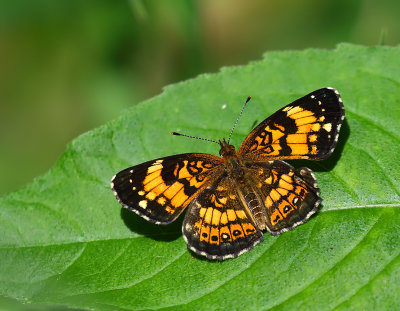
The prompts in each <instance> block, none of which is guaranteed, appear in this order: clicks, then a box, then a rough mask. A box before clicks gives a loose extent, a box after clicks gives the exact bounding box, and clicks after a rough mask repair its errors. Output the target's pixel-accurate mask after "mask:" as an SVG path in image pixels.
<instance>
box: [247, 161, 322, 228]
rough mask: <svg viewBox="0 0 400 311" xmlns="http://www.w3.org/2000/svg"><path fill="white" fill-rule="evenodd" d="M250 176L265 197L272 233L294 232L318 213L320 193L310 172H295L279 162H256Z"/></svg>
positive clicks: (267, 217)
mask: <svg viewBox="0 0 400 311" xmlns="http://www.w3.org/2000/svg"><path fill="white" fill-rule="evenodd" d="M249 172H250V174H252V178H254V180H255V181H256V182H255V184H256V185H257V187H258V190H259V193H260V194H261V195H262V199H263V201H264V206H265V211H266V226H267V229H268V231H269V232H270V233H272V234H274V235H275V234H279V233H282V232H285V231H288V230H291V229H293V228H294V227H296V226H298V225H300V224H302V223H304V222H306V221H307V220H308V219H309V218H310V216H311V215H312V214H314V213H315V212H316V211H317V210H318V206H319V204H320V202H321V200H320V198H319V189H318V185H317V183H316V179H315V177H314V174H313V173H312V171H311V170H310V169H308V168H305V167H304V168H300V169H294V168H293V167H292V166H291V165H289V164H288V163H286V162H284V161H279V160H278V161H270V162H259V163H256V162H255V163H253V165H252V166H251V168H249Z"/></svg>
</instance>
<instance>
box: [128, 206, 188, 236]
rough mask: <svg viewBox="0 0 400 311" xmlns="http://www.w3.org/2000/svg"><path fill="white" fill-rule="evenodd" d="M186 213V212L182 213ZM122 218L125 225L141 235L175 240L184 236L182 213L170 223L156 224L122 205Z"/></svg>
mask: <svg viewBox="0 0 400 311" xmlns="http://www.w3.org/2000/svg"><path fill="white" fill-rule="evenodd" d="M182 214H185V213H182ZM121 218H122V220H123V221H124V223H125V225H126V226H127V227H128V228H129V230H131V231H132V232H135V233H137V234H140V235H144V236H146V237H150V238H152V239H154V240H156V241H165V242H169V241H174V240H176V239H178V238H179V237H180V236H182V229H181V227H182V222H183V215H180V216H179V218H178V219H177V220H175V221H174V222H173V223H171V224H169V225H166V226H164V225H156V224H153V223H151V222H148V221H147V220H146V219H143V218H142V217H140V216H139V215H137V214H135V213H134V212H132V211H130V210H128V209H126V208H124V207H122V208H121Z"/></svg>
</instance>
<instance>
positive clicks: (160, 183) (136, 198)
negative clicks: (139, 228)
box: [112, 154, 221, 224]
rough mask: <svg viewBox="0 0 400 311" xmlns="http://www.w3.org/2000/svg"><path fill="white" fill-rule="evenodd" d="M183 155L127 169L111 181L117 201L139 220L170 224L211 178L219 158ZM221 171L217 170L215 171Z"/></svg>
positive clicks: (219, 160)
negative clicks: (141, 218)
mask: <svg viewBox="0 0 400 311" xmlns="http://www.w3.org/2000/svg"><path fill="white" fill-rule="evenodd" d="M190 155H191V156H190V157H188V156H187V155H186V154H182V155H176V156H171V157H167V158H163V159H158V160H154V161H149V162H146V163H143V164H140V165H138V166H134V167H130V168H127V169H125V170H123V171H121V172H119V173H118V174H117V175H115V176H114V177H113V179H112V187H113V190H114V192H115V195H116V196H117V198H118V200H119V201H120V202H121V203H122V204H123V206H125V207H127V208H128V209H130V210H133V211H134V212H136V213H137V214H139V215H140V216H142V217H143V218H145V219H147V220H149V221H151V222H154V223H159V224H167V223H170V222H172V221H174V220H175V219H176V218H177V217H178V216H179V214H180V213H181V212H182V211H183V210H184V209H185V208H186V206H187V205H188V204H189V203H190V201H191V200H192V199H193V197H194V196H195V195H196V194H197V193H198V192H199V191H200V190H201V189H202V187H204V186H205V185H206V184H207V183H208V182H211V181H212V180H213V178H215V177H213V176H215V175H218V169H217V167H218V165H219V164H220V163H221V159H220V158H218V157H215V156H212V155H207V154H190ZM219 169H221V167H220V168H219Z"/></svg>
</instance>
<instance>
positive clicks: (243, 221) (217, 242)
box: [183, 176, 263, 260]
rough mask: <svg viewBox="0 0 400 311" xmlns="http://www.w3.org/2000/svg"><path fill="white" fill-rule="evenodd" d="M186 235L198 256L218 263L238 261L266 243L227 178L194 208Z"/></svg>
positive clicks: (206, 191) (185, 226)
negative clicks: (236, 258) (227, 259)
mask: <svg viewBox="0 0 400 311" xmlns="http://www.w3.org/2000/svg"><path fill="white" fill-rule="evenodd" d="M183 235H184V237H185V240H186V242H187V244H188V246H189V248H190V249H191V250H193V251H194V252H195V253H197V254H200V255H203V256H206V257H207V258H210V259H218V260H223V259H226V258H234V257H237V256H239V255H240V254H242V253H243V252H245V251H248V250H250V249H251V248H252V247H253V246H254V245H255V244H257V243H258V242H260V241H262V239H263V234H262V232H261V231H260V230H259V229H258V228H257V225H256V224H255V223H254V220H253V219H252V216H251V215H250V214H249V212H248V208H247V207H245V206H243V203H242V202H241V201H240V199H239V196H238V194H237V193H236V192H235V186H234V184H233V181H232V180H231V179H230V178H229V177H227V176H221V177H220V178H219V179H218V180H216V181H215V182H214V183H213V184H212V185H211V186H209V187H207V188H206V189H204V190H203V191H202V192H201V193H200V194H199V195H198V196H197V197H196V198H195V199H194V201H193V202H192V203H191V204H190V206H189V210H188V212H187V214H186V216H185V220H184V223H183Z"/></svg>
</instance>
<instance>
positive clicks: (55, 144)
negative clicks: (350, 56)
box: [0, 0, 400, 194]
mask: <svg viewBox="0 0 400 311" xmlns="http://www.w3.org/2000/svg"><path fill="white" fill-rule="evenodd" d="M399 16H400V1H399V0H384V1H373V0H350V1H349V0H327V1H317V0H301V1H300V0H288V1H261V0H253V1H239V0H198V1H184V0H174V1H161V0H159V1H154V0H148V1H138V0H137V1H135V0H130V1H129V0H121V1H111V0H108V1H106V0H96V1H94V0H85V1H80V0H36V1H31V0H15V1H6V0H1V1H0V150H1V153H0V194H2V193H5V192H8V191H12V190H14V189H17V188H18V187H21V186H23V185H24V184H26V183H28V182H29V181H31V180H32V178H34V177H35V176H37V175H40V174H42V173H44V172H46V171H47V170H48V169H49V168H50V167H51V166H52V165H53V164H54V163H55V162H56V160H57V158H58V157H59V156H60V155H61V153H62V152H63V151H64V150H65V147H66V144H67V143H68V142H70V141H71V140H72V139H73V138H74V137H76V136H77V135H79V134H80V133H83V132H85V131H87V130H90V129H91V128H93V127H96V126H99V125H101V124H103V123H105V122H107V121H108V120H111V119H113V118H115V117H117V116H118V115H120V114H121V113H123V110H124V108H127V107H130V106H133V105H135V104H137V103H139V102H140V101H142V100H144V99H147V98H149V97H152V96H154V95H156V94H159V93H160V92H162V88H163V87H164V86H165V85H167V84H171V83H175V82H178V81H182V80H185V79H188V78H191V77H195V76H196V75H198V74H200V73H204V72H216V71H218V69H219V68H220V67H221V66H230V65H237V64H246V63H248V62H249V61H251V60H258V59H260V58H261V57H262V54H263V52H265V51H269V50H282V49H304V48H309V47H315V48H334V47H335V45H336V44H337V43H339V42H352V43H358V44H363V45H377V44H387V45H397V44H398V43H399V39H400V37H399V35H400V18H399ZM321 87H323V85H321ZM244 95H245V96H246V95H248V94H244Z"/></svg>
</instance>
